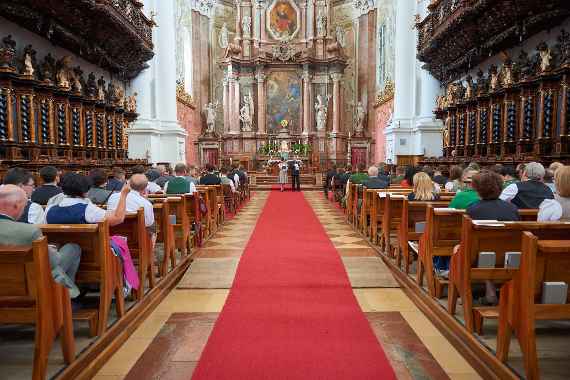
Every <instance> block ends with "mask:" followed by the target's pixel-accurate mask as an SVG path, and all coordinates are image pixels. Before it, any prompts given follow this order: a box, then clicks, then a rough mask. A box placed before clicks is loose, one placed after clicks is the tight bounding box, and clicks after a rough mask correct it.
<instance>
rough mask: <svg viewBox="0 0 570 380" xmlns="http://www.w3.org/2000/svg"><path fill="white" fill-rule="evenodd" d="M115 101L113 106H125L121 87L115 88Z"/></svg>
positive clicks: (123, 92)
mask: <svg viewBox="0 0 570 380" xmlns="http://www.w3.org/2000/svg"><path fill="white" fill-rule="evenodd" d="M116 94H117V100H116V101H115V105H117V106H124V105H125V89H124V88H123V87H121V86H116Z"/></svg>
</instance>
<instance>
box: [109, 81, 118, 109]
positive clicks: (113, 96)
mask: <svg viewBox="0 0 570 380" xmlns="http://www.w3.org/2000/svg"><path fill="white" fill-rule="evenodd" d="M107 97H108V100H109V103H111V104H117V103H119V101H120V94H119V89H118V87H117V85H116V84H115V82H114V81H113V80H111V81H110V82H109V84H108V85H107Z"/></svg>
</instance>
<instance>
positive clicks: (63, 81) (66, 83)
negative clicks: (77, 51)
mask: <svg viewBox="0 0 570 380" xmlns="http://www.w3.org/2000/svg"><path fill="white" fill-rule="evenodd" d="M72 76H73V74H72V71H71V57H70V56H69V55H66V56H64V57H63V58H61V59H60V60H59V61H57V64H56V72H55V79H56V83H57V86H58V87H61V88H64V89H67V90H69V89H70V88H71V79H72Z"/></svg>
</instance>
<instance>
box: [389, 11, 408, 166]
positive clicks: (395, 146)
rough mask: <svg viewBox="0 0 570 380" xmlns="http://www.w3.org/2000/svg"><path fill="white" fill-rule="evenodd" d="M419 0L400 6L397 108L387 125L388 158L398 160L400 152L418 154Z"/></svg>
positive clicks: (396, 58) (395, 83) (396, 65)
mask: <svg viewBox="0 0 570 380" xmlns="http://www.w3.org/2000/svg"><path fill="white" fill-rule="evenodd" d="M415 1H416V0H399V1H398V5H397V6H396V7H395V9H396V41H395V56H396V57H395V62H394V69H395V74H394V86H395V92H394V112H393V116H392V123H391V124H390V125H388V126H387V127H386V129H385V130H384V134H385V135H386V159H387V160H391V161H392V162H394V163H396V159H397V156H398V155H410V154H414V153H413V150H414V148H413V147H414V146H415V143H414V141H413V131H412V128H413V122H414V116H415V103H416V97H415V95H416V94H415V92H414V89H415V86H414V83H415V72H416V39H415V33H416V32H415V30H412V26H413V21H414V12H415Z"/></svg>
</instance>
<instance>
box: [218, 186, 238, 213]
mask: <svg viewBox="0 0 570 380" xmlns="http://www.w3.org/2000/svg"><path fill="white" fill-rule="evenodd" d="M222 191H223V193H224V205H225V206H226V207H227V208H228V210H229V211H230V212H231V213H232V214H235V213H236V210H237V203H238V202H237V200H236V194H234V193H233V192H232V188H231V187H230V185H222Z"/></svg>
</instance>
